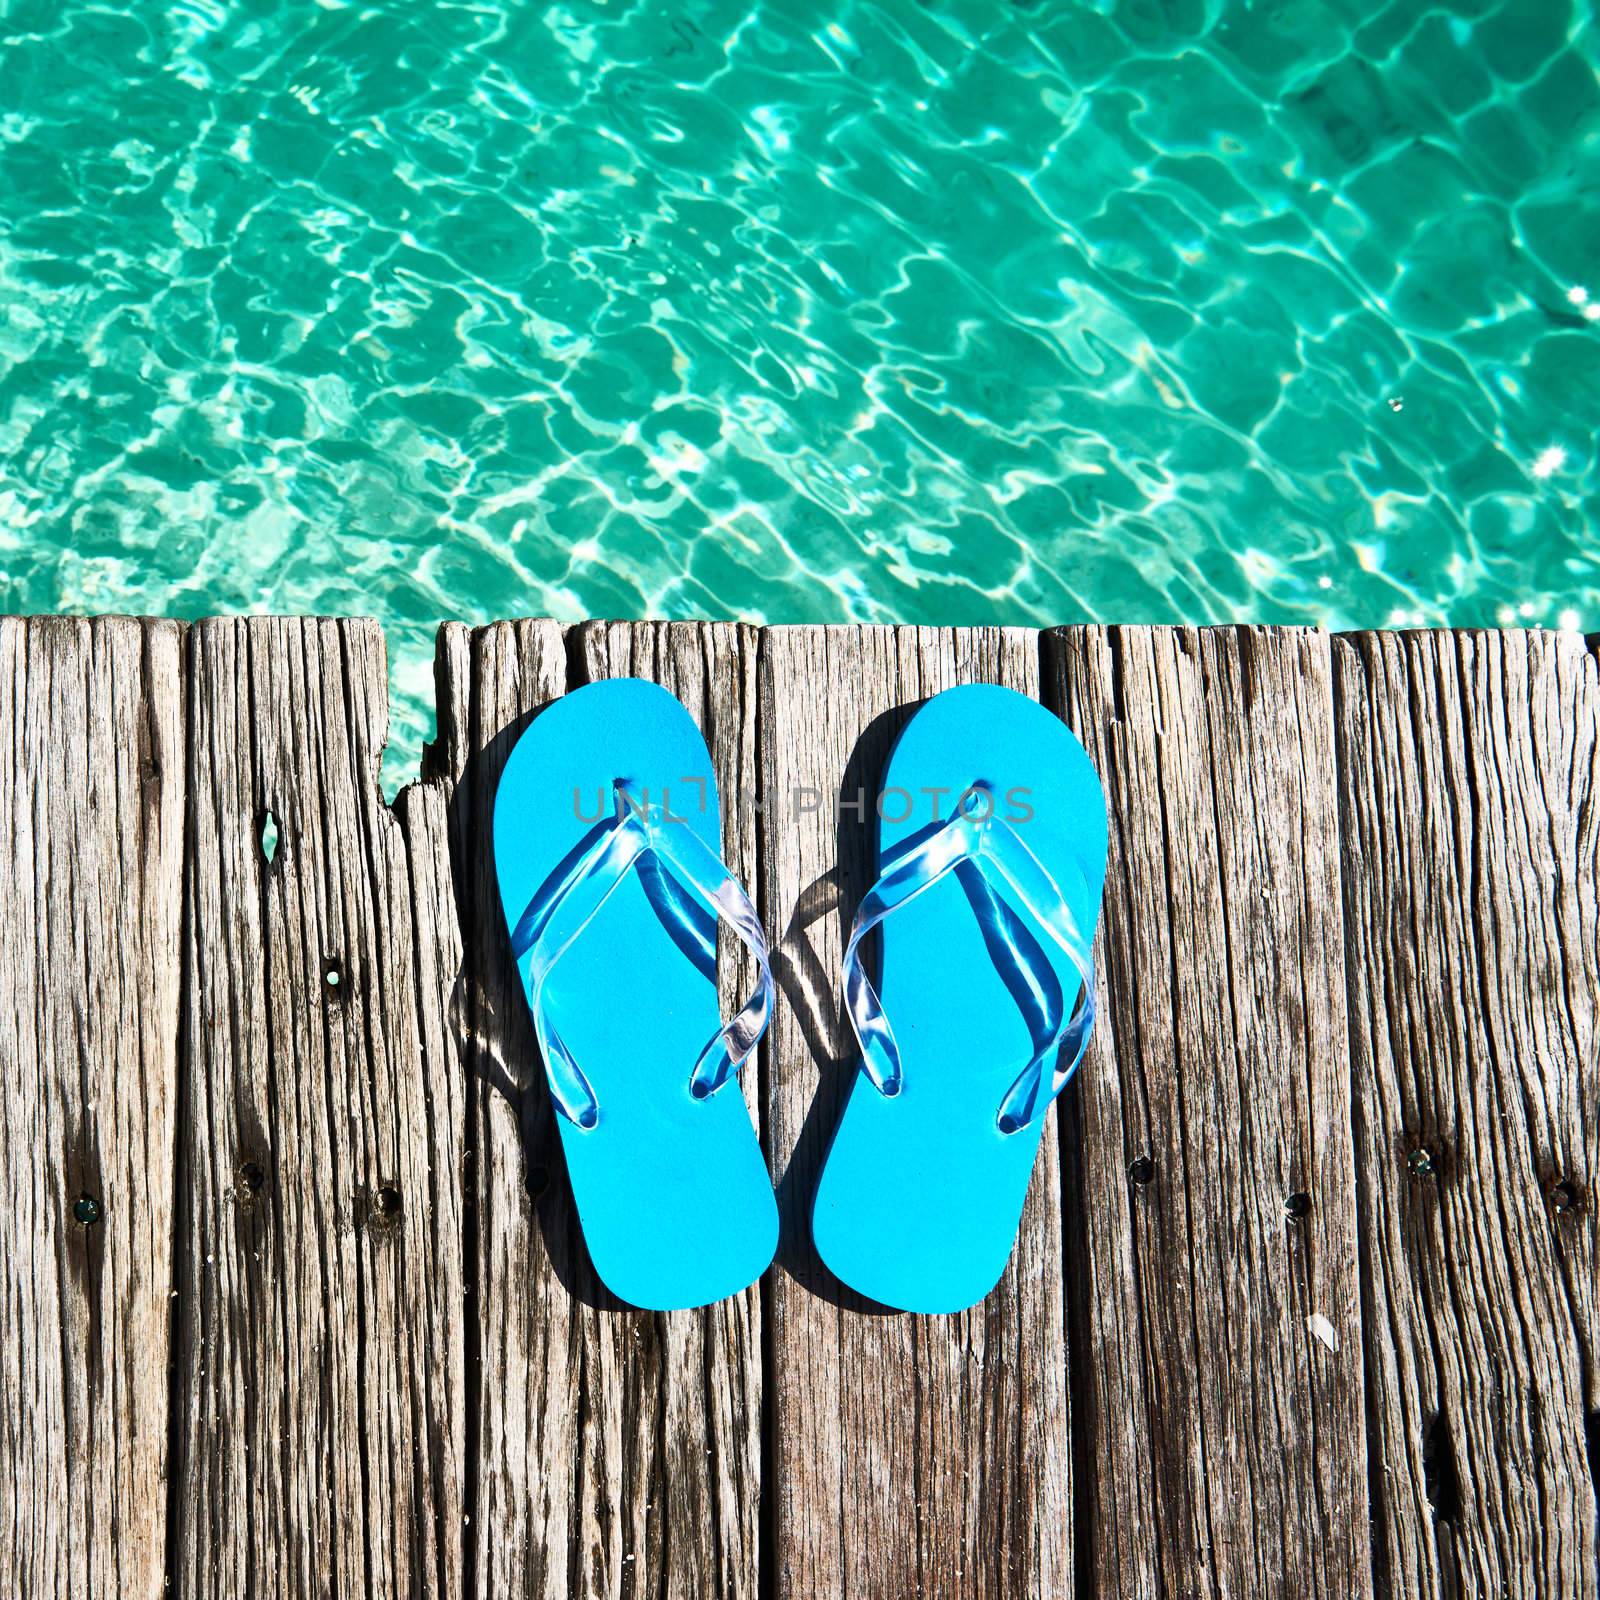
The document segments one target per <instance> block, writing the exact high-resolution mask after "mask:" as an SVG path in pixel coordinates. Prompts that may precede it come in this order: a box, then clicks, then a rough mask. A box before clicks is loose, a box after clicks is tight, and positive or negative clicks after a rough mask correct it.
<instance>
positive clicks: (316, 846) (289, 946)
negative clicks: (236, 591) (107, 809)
mask: <svg viewBox="0 0 1600 1600" xmlns="http://www.w3.org/2000/svg"><path fill="white" fill-rule="evenodd" d="M189 699H190V709H191V718H190V727H189V773H190V790H189V801H190V804H189V846H188V868H187V873H186V896H187V927H188V934H187V948H188V992H187V996H186V1012H185V1018H184V1045H185V1053H186V1094H187V1101H186V1105H185V1108H184V1112H185V1115H184V1137H183V1141H182V1146H181V1161H182V1165H181V1175H180V1183H179V1196H180V1202H181V1205H182V1222H181V1224H180V1226H181V1230H182V1231H181V1233H180V1239H179V1254H178V1271H177V1286H178V1292H179V1297H180V1298H179V1305H180V1331H181V1337H180V1340H179V1346H178V1351H177V1366H176V1372H175V1377H174V1382H175V1385H176V1388H177V1395H176V1403H177V1405H178V1407H179V1413H178V1430H179V1431H178V1438H179V1442H180V1451H181V1454H180V1460H179V1462H178V1463H177V1471H178V1492H177V1497H176V1502H175V1513H176V1519H177V1521H176V1527H175V1538H174V1555H175V1568H176V1571H175V1582H176V1583H177V1585H178V1586H179V1587H180V1588H181V1591H182V1592H183V1593H184V1594H186V1595H219V1596H221V1595H229V1596H231V1595H240V1594H251V1595H264V1594H278V1593H285V1594H318V1595H321V1594H341V1595H343V1594H349V1595H364V1596H385V1595H406V1596H410V1595H415V1594H450V1593H457V1592H459V1591H460V1587H461V1561H462V1545H463V1541H462V1532H461V1529H462V1521H461V1519H462V1515H463V1508H462V1492H461V1491H462V1481H463V1472H464V1442H465V1432H466V1430H465V1425H464V1424H465V1418H464V1388H463V1363H464V1357H463V1353H462V1349H461V1344H460V1331H459V1330H460V1328H461V1325H462V1320H463V1319H462V1310H461V1308H462V1302H463V1288H464V1285H463V1275H462V1267H461V1255H462V1251H461V1247H462V1234H461V1226H462V1223H461V1216H460V1210H459V1205H458V1202H457V1199H456V1193H457V1177H456V1174H457V1173H458V1171H459V1167H460V1162H461V1157H462V1153H463V1148H464V1106H463V1103H462V1102H463V1095H462V1092H461V1086H460V1081H459V1078H458V1077H457V1075H456V1074H455V1073H452V1072H447V1071H439V1070H436V1063H434V1062H433V1061H431V1060H430V1059H428V1058H425V1055H424V1045H425V1042H427V1041H428V1040H429V1036H430V1033H431V1034H432V1035H433V1036H434V1039H435V1040H436V1038H437V1034H438V1023H437V1015H436V1014H437V1010H438V1001H437V999H436V998H435V999H432V1000H430V1001H429V1003H428V1006H425V1005H424V997H423V995H422V987H423V985H422V983H421V982H420V981H419V972H420V973H421V974H422V976H423V977H425V978H426V980H427V983H428V986H429V988H430V990H436V989H437V986H438V981H439V976H438V973H437V972H436V971H434V970H433V969H432V968H431V967H428V966H424V967H422V968H419V961H418V938H419V927H420V928H421V929H422V930H423V932H424V934H425V936H427V937H429V938H431V939H433V940H437V938H438V935H439V929H440V925H441V919H442V916H443V912H444V907H445V905H446V904H447V900H448V896H447V895H445V894H444V893H443V892H442V890H441V885H442V884H443V883H447V882H448V878H447V877H445V876H444V874H445V873H446V870H447V856H446V855H444V854H442V853H439V854H436V856H435V857H434V859H433V860H431V861H425V862H422V863H420V864H418V870H417V872H416V873H413V863H412V862H411V861H410V860H409V858H408V854H407V838H406V834H405V832H404V830H403V829H402V827H401V825H400V824H399V823H398V822H397V821H396V819H395V817H394V816H393V815H392V814H391V813H390V811H389V810H388V808H387V807H386V806H385V805H384V803H383V799H382V795H381V792H380V790H379V786H378V762H379V757H380V753H381V750H382V746H383V739H384V735H385V732H386V728H387V715H386V683H385V670H384V653H383V639H382V634H381V632H380V631H379V630H378V628H377V626H376V624H372V623H359V622H318V621H307V620H298V619H251V620H247V621H226V622H206V623H199V624H196V626H195V627H194V629H193V630H192V633H191V636H190V697H189ZM269 811H270V812H271V813H272V815H273V816H274V818H275V819H276V825H277V828H278V830H279V840H278V845H277V851H276V855H275V857H274V858H273V859H272V860H270V861H269V860H268V859H267V858H266V855H265V853H264V852H263V849H262V844H261V837H262V821H263V818H264V816H265V815H266V813H267V812H269ZM420 837H421V833H420V832H418V833H414V834H413V839H417V838H420ZM442 845H443V840H442V838H437V837H436V839H435V841H434V845H433V848H434V849H435V850H440V849H441V848H442ZM440 956H443V958H444V960H445V961H446V963H448V946H446V948H445V950H444V951H439V950H438V949H437V948H436V947H435V948H434V949H432V950H430V951H429V959H430V960H432V961H437V960H438V959H439V958H440ZM429 1006H431V1011H432V1014H433V1020H431V1021H429V1020H428V1010H429Z"/></svg>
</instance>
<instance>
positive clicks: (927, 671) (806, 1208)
mask: <svg viewBox="0 0 1600 1600" xmlns="http://www.w3.org/2000/svg"><path fill="white" fill-rule="evenodd" d="M1037 664H1038V652H1037V636H1036V635H1034V634H1032V633H1030V632H1026V631H1023V630H1015V631H1012V630H1004V631H1002V630H998V629H973V630H962V631H960V632H956V631H948V630H933V629H914V628H901V629H888V628H828V629H824V628H775V629H770V630H768V631H767V632H766V634H765V635H764V636H763V639H762V662H761V705H762V716H761V743H762V776H763V784H762V858H763V874H762V895H763V904H764V909H765V914H766V918H767V922H768V934H769V938H770V939H771V941H772V944H773V949H774V958H775V959H774V969H775V973H776V975H777V978H778V983H779V989H780V999H779V1004H778V1009H777V1014H776V1016H775V1018H774V1021H773V1026H772V1030H771V1032H770V1034H769V1035H768V1044H767V1046H766V1071H767V1082H768V1091H767V1092H768V1107H769V1109H768V1117H769V1139H770V1149H771V1154H772V1161H773V1165H774V1168H775V1170H776V1171H778V1172H779V1173H780V1174H781V1177H780V1187H779V1199H780V1211H781V1214H782V1221H783V1242H782V1244H781V1245H780V1268H779V1270H777V1271H776V1272H775V1273H773V1274H772V1275H771V1277H770V1280H769V1281H770V1288H769V1291H768V1305H769V1318H770V1331H769V1349H770V1357H769V1366H768V1374H767V1382H768V1385H769V1387H770V1390H771V1396H772V1400H771V1417H772V1421H771V1435H770V1438H769V1441H768V1443H769V1454H768V1480H769V1482H768V1493H769V1496H770V1497H771V1500H772V1504H773V1529H774V1539H775V1545H776V1548H775V1550H774V1552H773V1557H772V1566H771V1570H772V1574H773V1579H774V1584H773V1589H774V1592H775V1593H776V1594H778V1595H780V1596H793V1597H796V1600H802V1597H803V1600H812V1597H814V1596H820V1595H827V1596H829V1597H833V1600H848V1597H856V1596H874V1597H876V1596H883V1597H893V1600H901V1597H911V1596H918V1595H927V1596H940V1597H941V1600H944V1597H959V1596H973V1597H975V1600H977V1597H982V1600H998V1597H1002V1596H1009V1595H1017V1596H1028V1597H1030V1600H1034V1597H1038V1596H1057V1595H1070V1594H1071V1593H1072V1548H1071V1547H1072V1526H1071V1516H1070V1511H1069V1507H1070V1503H1071V1500H1070V1495H1071V1476H1070V1440H1069V1435H1068V1427H1067V1393H1066V1345H1065V1336H1064V1328H1063V1321H1064V1313H1063V1302H1062V1279H1061V1250H1062V1241H1061V1212H1060V1198H1059V1197H1060V1187H1059V1174H1058V1160H1057V1151H1056V1141H1055V1138H1054V1135H1053V1130H1052V1129H1047V1131H1046V1136H1045V1140H1044V1144H1043V1147H1042V1150H1041V1155H1040V1160H1039V1163H1038V1166H1037V1168H1036V1169H1035V1172H1034V1181H1033V1185H1032V1187H1031V1189H1030V1190H1029V1195H1028V1200H1027V1204H1026V1207H1025V1209H1024V1213H1023V1220H1022V1226H1021V1230H1020V1235H1019V1240H1018V1245H1017V1249H1016V1252H1015V1254H1014V1256H1013V1259H1012V1262H1011V1265H1010V1266H1009V1267H1008V1268H1007V1270H1006V1273H1005V1276H1004V1277H1003V1278H1002V1280H1001V1282H1000V1285H999V1287H998V1288H996V1290H995V1291H994V1293H993V1294H992V1295H991V1296H990V1297H989V1299H988V1300H987V1301H985V1302H984V1303H983V1304H982V1305H981V1306H979V1307H976V1308H974V1309H973V1310H971V1311H968V1312H963V1313H961V1314H960V1315H958V1316H953V1317H912V1316H907V1315H893V1316H885V1315H883V1314H881V1313H880V1312H878V1311H877V1310H876V1309H875V1308H871V1307H868V1306H866V1305H864V1304H863V1303H861V1302H860V1301H859V1300H858V1299H857V1298H856V1297H854V1296H853V1295H852V1294H851V1293H850V1292H849V1291H847V1290H845V1289H844V1288H843V1287H842V1286H841V1285H840V1284H839V1283H838V1282H837V1280H835V1279H833V1278H832V1277H831V1276H830V1275H828V1274H827V1273H826V1272H825V1271H824V1270H823V1268H822V1267H821V1264H820V1263H819V1262H818V1260H817V1258H816V1255H815V1251H814V1249H813V1247H812V1245H811V1240H810V1220H809V1219H810V1204H811V1197H812V1195H813V1193H814V1191H815V1186H816V1178H817V1174H818V1171H819V1170H820V1164H821V1161H822V1157H823V1154H824V1152H825V1150H826V1148H827V1143H828V1140H829V1138H830V1136H831V1133H832V1129H833V1126H834V1123H835V1121H836V1120H837V1117H838V1114H839V1110H840V1108H841V1106H842V1103H843V1095H844V1092H845V1090H846V1088H847V1087H848V1083H849V1080H850V1075H851V1074H852V1073H853V1072H854V1070H855V1065H856V1062H855V1053H854V1040H853V1038H852V1037H851V1035H850V1032H849V1024H848V1022H846V1021H845V1019H844V1018H843V1016H842V1015H841V1012H840V1009H839V1003H838V968H839V962H840V959H841V957H842V954H843V949H844V939H845V936H846V934H847V933H848V928H849V921H850V918H851V916H852V915H853V913H854V909H855V906H856V903H857V901H858V900H859V899H860V896H861V895H862V893H863V892H864V891H865V889H866V888H867V886H868V884H869V882H870V872H871V864H872V857H873V848H872V845H873V840H872V833H871V827H870V823H871V818H872V808H873V805H874V803H875V799H876V795H877V788H878V783H879V778H880V774H881V771H882V767H883V763H884V760H885V758H886V756H887V754H888V750H889V747H890V744H891V743H892V741H893V737H894V735H895V733H896V732H897V731H898V729H899V727H900V726H901V725H903V723H904V720H905V718H906V717H907V715H908V714H909V713H910V710H911V709H912V707H913V706H914V705H915V703H916V702H918V701H919V700H922V699H924V698H925V697H927V696H928V695H931V694H934V693H936V692H937V691H939V690H941V689H944V688H948V687H950V686H952V685H954V684H957V683H967V682H975V681H979V682H996V683H1003V684H1006V685H1008V686H1010V687H1011V688H1014V689H1018V690H1020V691H1021V692H1023V693H1025V694H1031V695H1036V694H1037V691H1038V677H1037ZM836 798H837V799H840V800H841V801H843V802H844V804H843V805H841V806H840V808H839V811H838V818H839V821H838V825H837V826H836V820H835V817H836V814H835V806H834V802H835V800H836ZM858 800H859V801H860V802H861V808H860V809H859V810H857V809H855V807H856V802H857V801H858ZM847 808H848V809H847Z"/></svg>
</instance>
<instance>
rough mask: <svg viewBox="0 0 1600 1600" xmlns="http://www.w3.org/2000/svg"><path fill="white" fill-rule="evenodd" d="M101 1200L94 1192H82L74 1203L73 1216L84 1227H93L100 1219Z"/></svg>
mask: <svg viewBox="0 0 1600 1600" xmlns="http://www.w3.org/2000/svg"><path fill="white" fill-rule="evenodd" d="M100 1215H101V1212H100V1202H99V1201H98V1200H96V1199H95V1197H94V1196H93V1195H92V1194H80V1195H79V1196H78V1198H77V1199H76V1200H75V1201H74V1202H73V1205H72V1217H73V1220H74V1221H75V1222H81V1223H82V1224H83V1225H84V1227H86V1228H92V1227H93V1226H94V1225H95V1223H97V1222H98V1221H99V1220H100Z"/></svg>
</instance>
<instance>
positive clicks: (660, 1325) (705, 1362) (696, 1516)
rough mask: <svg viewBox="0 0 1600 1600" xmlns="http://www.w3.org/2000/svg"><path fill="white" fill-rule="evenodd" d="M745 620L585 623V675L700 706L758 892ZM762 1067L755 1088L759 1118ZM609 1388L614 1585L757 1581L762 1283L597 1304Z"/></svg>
mask: <svg viewBox="0 0 1600 1600" xmlns="http://www.w3.org/2000/svg"><path fill="white" fill-rule="evenodd" d="M757 637H758V635H757V632H756V630H755V629H754V628H742V627H739V626H737V625H735V624H731V623H715V624H712V623H671V624H668V623H648V622H647V623H609V624H602V623H592V624H586V625H585V626H583V627H581V628H579V629H577V630H576V631H575V634H574V643H575V645H576V650H575V651H574V653H573V659H574V666H575V669H576V671H575V676H576V677H579V678H581V679H582V680H583V681H584V682H593V681H595V680H597V679H600V678H612V677H624V676H631V677H639V678H649V679H651V680H652V681H653V682H656V683H659V684H661V685H662V686H663V687H664V688H666V689H669V690H671V691H672V693H673V694H675V695H676V696H677V697H678V698H679V699H680V700H681V701H682V702H683V704H684V705H685V706H686V707H687V708H688V709H689V711H690V713H691V714H692V715H693V717H694V719H695V721H696V722H697V723H698V724H699V726H700V730H701V732H702V733H703V734H704V735H705V738H706V744H707V746H708V748H709V749H710V751H711V758H712V770H713V771H714V772H715V773H716V778H717V789H718V791H719V797H720V799H721V802H722V849H723V859H724V860H725V861H726V862H727V863H728V864H729V865H730V866H731V867H733V868H734V869H735V871H736V872H737V873H738V875H739V878H740V880H741V881H742V882H743V883H744V884H745V885H746V887H747V888H748V889H749V890H750V892H751V893H752V895H754V894H755V893H756V884H757V867H758V863H757V855H756V816H757V813H756V805H755V802H756V795H757V789H756V782H757V773H756V653H757V652H756V640H757ZM717 977H718V988H719V990H720V992H721V1002H722V1014H723V1015H724V1016H725V1017H731V1016H732V1015H733V1014H734V1013H735V1012H736V1011H737V1010H738V1008H739V1006H740V1004H741V1003H742V1001H743V998H744V996H745V995H747V994H748V993H749V992H750V990H751V988H752V986H753V985H754V983H755V981H756V971H755V963H754V961H753V959H752V958H751V957H750V956H749V955H748V953H747V952H746V951H745V950H744V949H743V947H742V945H740V943H739V941H738V940H737V939H735V938H732V937H731V936H729V935H728V934H726V933H724V934H723V936H722V937H721V939H720V940H719V948H718V972H717ZM755 1080H756V1071H755V1069H754V1067H748V1068H747V1069H746V1071H745V1074H744V1090H745V1094H746V1097H747V1099H748V1100H749V1102H750V1104H751V1114H752V1120H753V1121H758V1120H759V1119H758V1116H757V1109H758V1101H759V1087H760V1086H759V1084H758V1083H757V1082H756V1081H755ZM585 1334H586V1339H587V1350H588V1354H589V1357H590V1360H591V1370H592V1371H594V1372H595V1373H596V1374H598V1375H599V1376H600V1378H601V1380H602V1382H601V1383H600V1384H597V1385H595V1390H596V1393H595V1395H594V1399H595V1401H596V1402H597V1403H596V1405H595V1407H594V1408H593V1409H592V1410H591V1412H590V1431H591V1434H592V1435H593V1436H594V1437H595V1438H596V1439H598V1438H599V1437H600V1432H599V1430H598V1429H597V1428H596V1427H595V1423H596V1422H597V1421H598V1422H601V1423H602V1424H603V1427H604V1433H605V1437H606V1438H608V1439H612V1438H614V1439H617V1440H620V1443H621V1456H620V1462H619V1464H620V1467H621V1473H620V1477H616V1476H615V1475H614V1474H613V1473H612V1472H609V1471H605V1472H603V1471H601V1470H598V1469H599V1467H600V1465H601V1463H600V1460H599V1459H598V1457H597V1456H596V1455H595V1454H594V1452H591V1470H590V1472H589V1473H588V1475H587V1476H586V1481H585V1490H586V1496H585V1506H584V1515H585V1527H586V1542H588V1543H589V1544H590V1546H591V1548H594V1547H599V1546H600V1545H601V1544H605V1545H607V1546H608V1547H609V1549H610V1553H611V1556H612V1564H613V1565H616V1564H617V1563H619V1562H620V1563H622V1564H627V1563H629V1560H630V1557H631V1563H632V1564H631V1571H629V1572H628V1579H629V1581H628V1582H626V1583H624V1584H621V1585H618V1586H617V1587H616V1588H615V1589H613V1590H611V1591H609V1592H612V1593H616V1594H625V1595H659V1596H661V1597H662V1600H680V1597H681V1600H693V1597H694V1596H699V1595H705V1596H713V1595H715V1596H729V1597H732V1596H754V1595H755V1593H756V1591H757V1588H758V1585H759V1581H760V1559H761V1291H760V1288H759V1286H758V1285H752V1286H751V1287H750V1288H748V1289H746V1290H745V1291H744V1292H743V1293H742V1294H739V1295H735V1296H733V1297H732V1298H730V1299H727V1300H724V1301H722V1302H721V1303H719V1304H717V1305H714V1306H707V1307H705V1308H704V1309H702V1310H699V1311H677V1312H671V1313H667V1314H660V1313H658V1314H655V1315H651V1314H648V1313H645V1312H641V1311H630V1312H629V1313H627V1314H626V1315H625V1316H598V1317H597V1316H592V1315H591V1316H590V1317H588V1318H586V1319H585Z"/></svg>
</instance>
